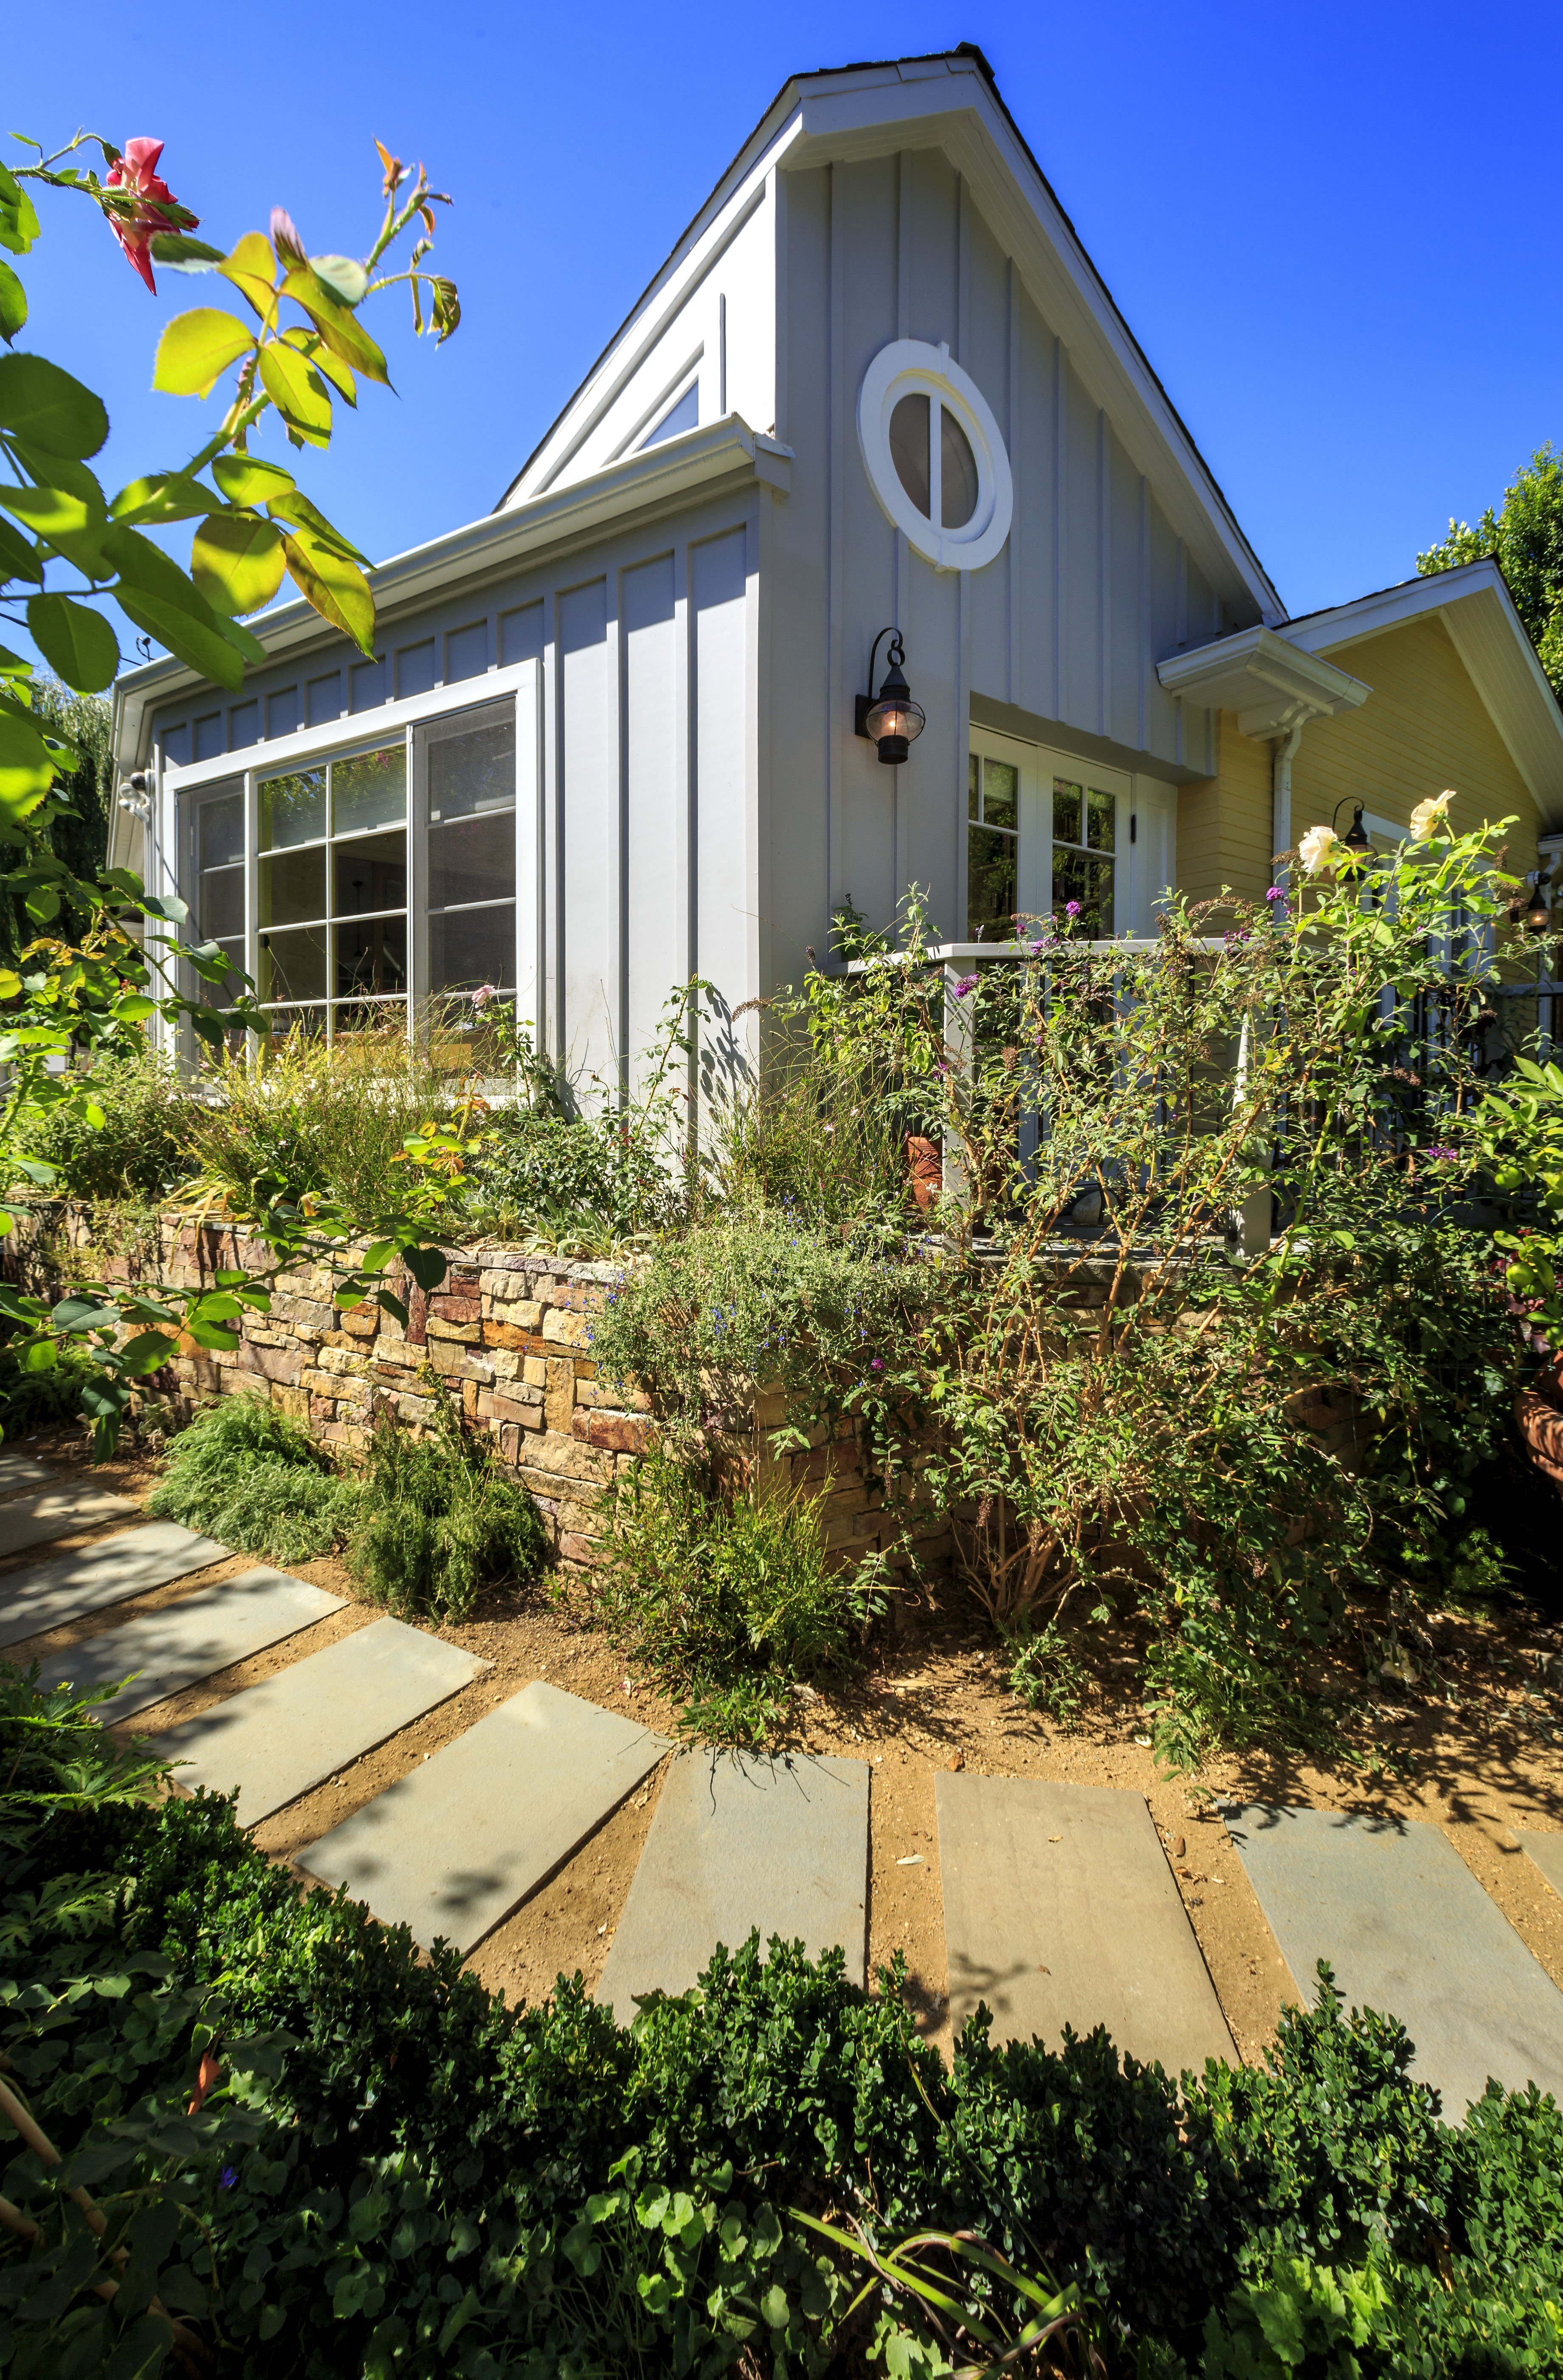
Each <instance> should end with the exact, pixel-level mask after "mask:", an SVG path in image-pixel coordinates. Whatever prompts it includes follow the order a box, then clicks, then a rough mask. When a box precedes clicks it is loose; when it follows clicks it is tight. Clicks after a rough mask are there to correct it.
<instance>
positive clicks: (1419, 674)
mask: <svg viewBox="0 0 1563 2380" xmlns="http://www.w3.org/2000/svg"><path fill="white" fill-rule="evenodd" d="M1326 658H1333V659H1335V660H1336V661H1338V662H1339V666H1340V667H1341V668H1342V669H1348V670H1350V671H1351V674H1352V676H1353V677H1360V678H1362V679H1363V681H1364V682H1365V683H1366V684H1367V685H1368V686H1372V688H1373V692H1372V693H1371V694H1370V695H1369V697H1368V698H1367V700H1366V702H1364V703H1363V706H1362V708H1361V710H1353V711H1349V712H1347V713H1345V714H1344V715H1343V716H1341V717H1340V718H1338V719H1316V720H1315V721H1314V722H1312V724H1311V725H1309V726H1308V727H1305V728H1304V729H1303V742H1302V746H1301V748H1300V750H1299V752H1298V755H1297V758H1296V759H1295V760H1294V762H1293V763H1292V770H1291V834H1292V841H1293V842H1294V843H1295V842H1296V841H1297V839H1298V837H1299V836H1300V835H1302V834H1303V833H1304V832H1306V830H1307V829H1308V828H1309V827H1311V826H1315V825H1327V824H1328V822H1329V820H1330V819H1331V817H1332V815H1333V814H1334V811H1335V807H1336V805H1337V803H1339V802H1341V801H1346V800H1351V801H1353V802H1361V803H1363V806H1364V807H1366V808H1367V809H1368V810H1370V811H1373V812H1374V813H1375V814H1376V815H1377V816H1378V817H1380V818H1383V819H1387V820H1389V821H1390V822H1391V823H1392V824H1393V825H1395V826H1397V827H1403V826H1405V825H1407V824H1408V823H1409V822H1410V819H1411V814H1412V810H1413V809H1414V808H1415V807H1416V805H1417V803H1418V802H1420V801H1424V800H1425V799H1426V797H1427V796H1428V795H1430V794H1441V793H1442V792H1443V791H1444V789H1445V788H1446V786H1452V787H1453V788H1454V790H1455V794H1456V796H1457V798H1456V800H1455V801H1454V803H1453V804H1452V805H1451V807H1450V812H1449V815H1450V819H1451V820H1452V822H1453V824H1454V826H1455V828H1456V831H1457V832H1460V833H1462V834H1467V833H1470V832H1472V831H1473V830H1474V829H1475V828H1477V827H1479V826H1481V825H1482V824H1483V823H1484V821H1492V822H1495V823H1496V820H1499V819H1502V818H1508V817H1512V816H1515V815H1518V817H1519V818H1520V820H1521V825H1520V827H1519V828H1518V829H1517V830H1516V836H1515V840H1514V844H1513V845H1512V846H1511V856H1512V857H1513V859H1514V863H1515V865H1516V866H1518V867H1521V868H1524V867H1526V866H1530V865H1533V858H1532V856H1531V846H1532V845H1533V842H1534V838H1535V836H1536V834H1537V833H1538V832H1540V831H1541V829H1542V825H1543V820H1542V818H1541V814H1540V812H1539V811H1538V810H1537V808H1536V806H1535V804H1534V802H1533V800H1532V798H1531V793H1530V788H1529V787H1528V786H1527V784H1526V783H1525V780H1524V778H1523V777H1522V776H1521V773H1520V771H1519V770H1518V769H1517V768H1516V767H1515V765H1514V762H1513V760H1512V759H1511V758H1510V756H1509V752H1508V746H1507V745H1506V744H1505V743H1504V740H1503V738H1502V736H1501V735H1499V734H1498V731H1497V729H1496V726H1495V725H1494V724H1493V721H1492V718H1491V715H1490V714H1489V712H1488V710H1487V707H1486V705H1485V703H1484V701H1483V699H1482V698H1481V696H1480V695H1479V694H1478V692H1477V691H1476V688H1475V686H1474V685H1473V684H1472V679H1471V676H1470V674H1469V672H1468V671H1467V669H1466V667H1465V664H1464V662H1462V661H1461V660H1460V655H1459V653H1458V652H1457V650H1455V645H1454V640H1453V638H1452V637H1450V635H1449V632H1448V629H1447V628H1446V627H1445V625H1444V624H1443V622H1442V621H1441V620H1412V621H1408V622H1406V624H1405V625H1404V626H1402V627H1399V628H1390V629H1387V631H1386V632H1385V634H1384V635H1383V636H1381V637H1369V638H1368V639H1367V640H1366V641H1365V642H1364V643H1362V644H1356V645H1349V646H1347V647H1345V648H1344V649H1343V650H1341V651H1339V653H1337V654H1335V655H1333V656H1329V655H1327V656H1326ZM1347 816H1348V813H1345V812H1343V813H1342V816H1341V819H1340V821H1339V823H1340V825H1341V826H1342V827H1344V825H1345V824H1346V822H1347ZM1521 845H1522V846H1523V851H1521Z"/></svg>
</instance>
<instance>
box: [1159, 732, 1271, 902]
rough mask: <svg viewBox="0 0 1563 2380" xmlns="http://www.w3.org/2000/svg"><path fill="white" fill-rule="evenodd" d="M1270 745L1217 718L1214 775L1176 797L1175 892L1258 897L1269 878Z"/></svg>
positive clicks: (1207, 897)
mask: <svg viewBox="0 0 1563 2380" xmlns="http://www.w3.org/2000/svg"><path fill="white" fill-rule="evenodd" d="M1271 776H1272V771H1271V763H1270V747H1269V746H1268V745H1267V744H1256V743H1255V742H1254V739H1253V737H1252V736H1248V735H1242V734H1240V733H1239V730H1238V723H1237V721H1236V719H1235V718H1234V717H1233V715H1232V713H1231V712H1230V710H1223V711H1222V712H1221V713H1220V716H1219V719H1218V741H1217V762H1216V774H1215V776H1214V777H1205V778H1202V779H1201V780H1200V782H1199V783H1197V784H1193V785H1184V786H1183V787H1182V788H1181V791H1180V793H1179V795H1178V890H1179V891H1180V892H1184V893H1186V894H1187V895H1188V897H1189V899H1190V900H1191V901H1211V900H1214V899H1215V897H1216V895H1217V894H1218V892H1222V891H1225V890H1230V891H1231V892H1239V893H1242V894H1246V895H1247V897H1248V898H1249V899H1251V900H1255V901H1256V900H1258V898H1259V897H1260V895H1261V894H1262V893H1263V892H1264V890H1265V887H1266V884H1268V882H1269V880H1270V797H1271Z"/></svg>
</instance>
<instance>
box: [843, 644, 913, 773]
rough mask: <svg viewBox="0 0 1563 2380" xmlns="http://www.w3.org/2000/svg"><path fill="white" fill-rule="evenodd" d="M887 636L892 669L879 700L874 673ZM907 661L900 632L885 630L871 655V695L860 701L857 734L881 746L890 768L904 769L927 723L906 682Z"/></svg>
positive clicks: (885, 760)
mask: <svg viewBox="0 0 1563 2380" xmlns="http://www.w3.org/2000/svg"><path fill="white" fill-rule="evenodd" d="M886 637H889V638H890V640H891V641H890V650H889V652H888V653H887V654H886V656H885V659H886V661H887V662H889V664H890V666H889V668H888V669H887V670H886V672H885V676H884V683H883V685H882V686H880V688H879V691H878V698H876V697H875V694H874V670H875V667H876V664H877V663H878V658H879V647H880V646H881V645H882V644H883V643H884V640H885V638H886ZM905 661H906V649H905V647H904V645H903V643H902V641H901V631H900V629H899V628H881V629H880V630H879V633H878V636H877V637H875V639H874V650H873V651H872V652H871V653H870V654H869V656H868V692H867V693H866V694H860V695H859V696H858V698H857V721H856V724H857V733H858V734H859V735H866V737H867V739H868V741H869V743H870V744H877V745H878V747H879V758H880V759H881V760H882V761H883V762H884V764H885V766H886V767H887V768H890V769H895V768H899V767H900V765H901V763H902V761H903V760H904V759H905V758H906V755H907V752H908V751H909V750H910V748H911V747H912V746H913V745H914V744H915V742H916V740H917V738H918V736H919V735H921V734H922V732H923V729H924V728H925V727H926V725H927V719H926V717H925V715H924V711H923V707H922V705H921V703H917V702H914V701H913V699H912V689H911V687H910V686H908V685H907V683H906V674H905Z"/></svg>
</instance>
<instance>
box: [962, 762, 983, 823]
mask: <svg viewBox="0 0 1563 2380" xmlns="http://www.w3.org/2000/svg"><path fill="white" fill-rule="evenodd" d="M981 771H982V762H981V761H980V760H979V759H977V756H976V754H975V752H968V753H967V755H966V816H967V817H968V818H969V819H975V818H977V817H979V816H980V812H979V810H978V808H977V786H978V783H979V782H980V777H981Z"/></svg>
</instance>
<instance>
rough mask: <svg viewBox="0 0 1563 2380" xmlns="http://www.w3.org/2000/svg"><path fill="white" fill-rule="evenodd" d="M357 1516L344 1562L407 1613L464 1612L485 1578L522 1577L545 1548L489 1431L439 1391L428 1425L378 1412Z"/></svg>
mask: <svg viewBox="0 0 1563 2380" xmlns="http://www.w3.org/2000/svg"><path fill="white" fill-rule="evenodd" d="M361 1513H362V1517H361V1523H360V1525H359V1528H358V1530H357V1534H356V1536H354V1538H353V1541H352V1544H351V1546H350V1547H349V1548H348V1557H347V1559H348V1563H349V1566H350V1568H351V1569H352V1572H353V1574H354V1576H355V1577H356V1578H357V1581H358V1583H359V1585H361V1586H362V1587H363V1589H364V1591H365V1593H366V1594H368V1595H370V1596H371V1597H373V1598H374V1600H375V1602H377V1603H383V1604H385V1605H386V1606H387V1607H388V1608H389V1609H391V1610H392V1611H396V1612H400V1613H402V1614H404V1615H405V1616H406V1618H408V1619H418V1620H431V1621H436V1622H443V1621H457V1620H465V1619H466V1618H467V1617H468V1616H469V1614H470V1613H471V1611H472V1609H473V1608H474V1606H475V1605H476V1603H477V1601H478V1597H479V1594H480V1593H481V1592H482V1590H483V1588H484V1587H486V1586H491V1585H497V1584H498V1583H500V1582H501V1581H503V1580H506V1579H514V1580H515V1581H518V1582H523V1583H524V1582H526V1581H527V1580H529V1579H534V1578H536V1577H537V1576H538V1574H539V1572H540V1571H541V1569H542V1567H543V1564H544V1561H545V1560H546V1559H547V1554H548V1536H547V1532H546V1530H545V1529H544V1527H543V1521H542V1515H541V1513H540V1512H539V1511H538V1508H537V1506H536V1504H535V1503H534V1502H533V1501H532V1499H531V1497H530V1496H529V1495H528V1494H527V1490H526V1489H525V1488H520V1487H517V1486H515V1484H514V1482H512V1481H511V1480H508V1479H506V1478H505V1476H504V1475H503V1472H501V1471H500V1470H499V1468H498V1467H497V1465H496V1464H495V1463H494V1462H493V1460H492V1458H491V1454H490V1452H489V1440H488V1439H486V1438H479V1437H477V1436H474V1435H471V1434H469V1433H468V1432H467V1431H466V1430H464V1429H463V1428H462V1427H461V1425H460V1423H459V1422H458V1421H457V1420H456V1418H455V1416H454V1414H453V1413H452V1412H451V1409H450V1407H449V1405H448V1404H447V1403H445V1402H444V1399H443V1396H442V1398H441V1402H440V1404H439V1407H438V1418H437V1421H436V1425H435V1428H434V1430H433V1432H432V1434H431V1435H430V1437H428V1438H425V1439H415V1438H413V1437H412V1436H411V1435H410V1434H409V1433H408V1432H407V1431H406V1430H405V1429H402V1428H400V1427H398V1426H397V1425H396V1423H394V1421H392V1420H391V1419H390V1417H389V1416H388V1415H387V1416H383V1417H382V1419H381V1421H380V1422H379V1424H378V1425H377V1427H376V1428H375V1432H374V1436H373V1438H372V1439H371V1441H370V1454H369V1469H368V1477H367V1481H366V1485H365V1489H364V1500H363V1505H362V1507H361Z"/></svg>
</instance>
